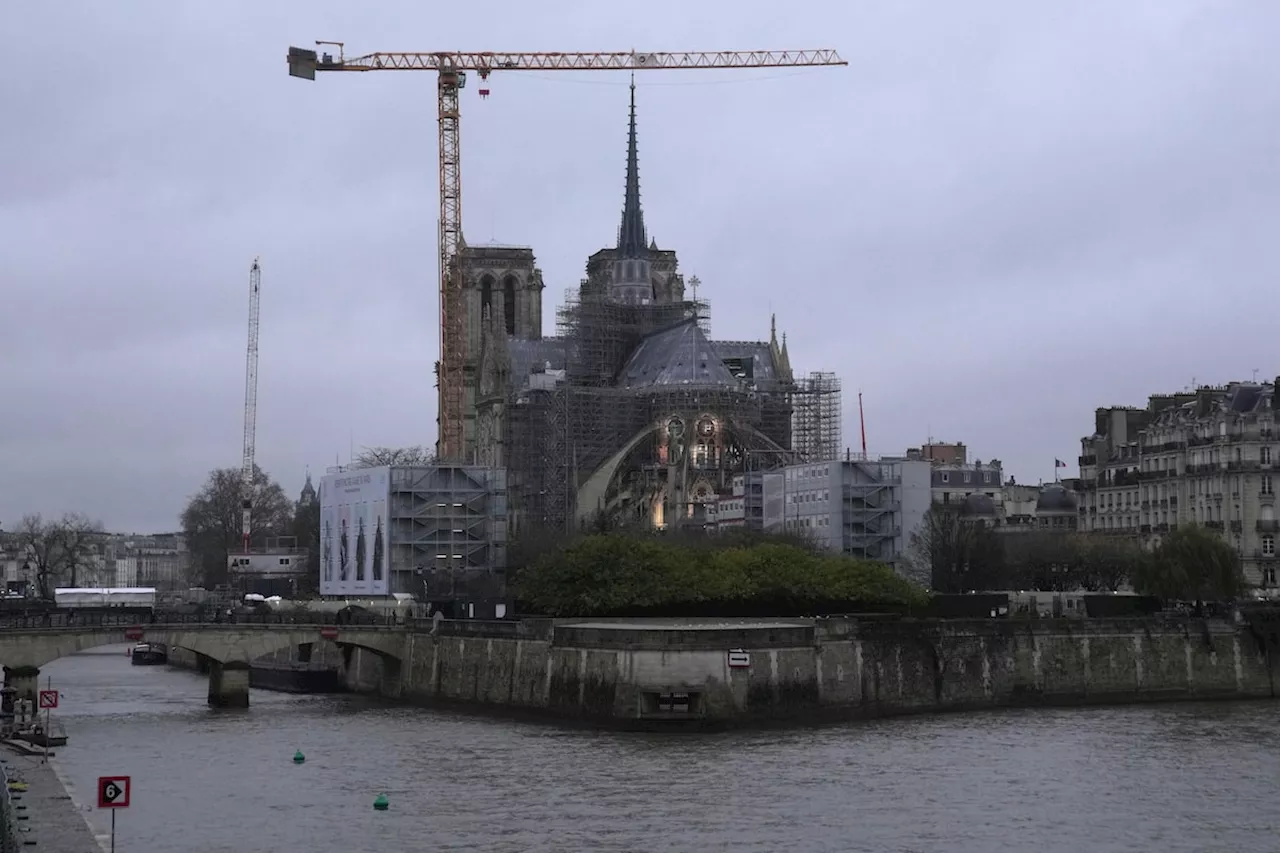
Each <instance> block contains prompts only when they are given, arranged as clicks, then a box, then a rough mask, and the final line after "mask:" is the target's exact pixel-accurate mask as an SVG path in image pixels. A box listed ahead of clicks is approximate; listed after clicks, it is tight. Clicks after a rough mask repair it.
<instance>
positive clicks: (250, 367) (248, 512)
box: [240, 258, 262, 554]
mask: <svg viewBox="0 0 1280 853" xmlns="http://www.w3.org/2000/svg"><path fill="white" fill-rule="evenodd" d="M261 290H262V265H261V264H260V263H259V262H258V258H254V259H253V265H252V266H251V267H249V345H248V348H247V350H246V352H245V360H244V361H245V365H244V457H243V460H242V461H241V465H240V488H241V497H240V499H241V504H240V506H241V515H240V528H241V531H242V533H243V535H244V553H246V554H248V553H249V533H250V531H251V530H252V529H253V468H254V441H255V439H256V437H257V431H258V305H259V300H260V297H261Z"/></svg>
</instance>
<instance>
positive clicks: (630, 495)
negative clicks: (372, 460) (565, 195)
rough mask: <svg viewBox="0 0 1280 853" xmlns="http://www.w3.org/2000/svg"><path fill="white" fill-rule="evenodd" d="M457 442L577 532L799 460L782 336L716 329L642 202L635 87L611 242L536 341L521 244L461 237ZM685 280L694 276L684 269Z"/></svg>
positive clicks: (659, 519)
mask: <svg viewBox="0 0 1280 853" xmlns="http://www.w3.org/2000/svg"><path fill="white" fill-rule="evenodd" d="M458 262H459V265H460V272H461V274H462V276H463V282H464V288H465V294H466V297H465V298H466V306H467V332H466V346H467V357H466V361H465V368H466V400H465V406H464V411H465V426H464V446H465V458H466V460H467V461H468V462H472V463H475V464H481V465H489V466H500V467H504V468H506V469H507V472H508V473H507V477H508V495H509V498H510V502H511V506H510V515H511V518H512V521H513V524H514V527H515V529H516V530H517V531H518V530H519V529H520V528H521V527H523V526H525V525H543V526H551V527H555V528H561V529H573V528H575V527H577V526H579V525H583V524H586V523H587V522H589V521H592V520H593V519H595V518H596V517H597V516H598V515H600V514H603V515H605V516H607V517H608V519H609V520H610V521H611V522H613V523H618V524H634V525H641V526H653V527H659V528H668V527H672V526H679V525H682V524H700V523H701V522H702V520H703V519H704V517H705V511H706V505H707V504H708V503H710V502H712V501H714V500H715V499H716V497H717V496H719V495H724V494H727V493H728V492H729V490H730V489H731V488H732V483H733V478H734V476H735V475H738V474H741V473H743V472H746V471H752V470H762V469H769V468H775V467H779V466H781V465H785V464H789V463H792V462H795V461H800V460H799V458H798V455H797V453H796V452H795V451H794V450H793V449H792V447H793V445H792V426H791V422H792V417H791V416H792V402H793V395H794V393H795V391H796V385H795V382H794V379H793V376H792V371H791V364H790V361H789V359H788V356H787V347H786V341H785V338H784V340H783V342H782V343H781V344H779V341H778V337H777V332H776V329H773V328H771V329H770V335H769V340H768V341H767V342H763V341H761V342H756V341H712V340H709V339H708V338H707V336H706V334H705V333H704V326H705V321H706V319H707V311H706V306H705V304H703V303H700V302H699V301H698V300H697V299H696V292H697V288H696V287H693V288H692V289H693V291H694V296H695V298H688V297H686V287H685V279H684V276H683V275H681V273H680V271H679V264H678V262H677V260H676V253H675V252H674V251H673V250H671V249H661V248H659V247H658V245H657V243H656V242H655V241H654V240H652V239H651V238H650V237H649V235H648V233H647V231H646V229H645V222H644V214H643V211H642V210H641V207H640V172H639V159H638V150H637V144H636V103H635V85H634V83H633V84H632V87H631V108H630V117H629V132H628V136H627V157H626V182H625V193H624V197H623V205H622V221H621V224H620V225H619V228H618V235H617V243H616V245H614V246H613V247H612V248H605V249H601V250H599V251H598V252H596V253H595V254H593V255H591V257H590V258H588V259H587V270H586V271H587V277H586V278H585V279H583V280H582V281H581V283H580V285H579V287H578V292H577V296H576V298H572V299H570V300H568V302H567V303H566V304H565V305H564V306H563V307H562V308H561V309H560V311H559V312H558V323H557V327H558V328H557V331H558V334H557V335H556V336H555V337H543V334H542V327H543V316H542V301H543V300H542V296H543V290H544V288H545V285H544V283H543V280H542V273H541V271H540V270H539V269H538V268H537V266H536V262H535V259H534V254H533V251H532V250H531V249H528V248H520V247H510V246H497V245H488V246H467V245H464V246H463V247H462V248H461V250H460V252H459V256H458ZM690 284H691V285H692V284H696V279H692V280H691V281H690Z"/></svg>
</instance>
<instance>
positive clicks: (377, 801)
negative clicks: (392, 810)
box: [373, 794, 391, 812]
mask: <svg viewBox="0 0 1280 853" xmlns="http://www.w3.org/2000/svg"><path fill="white" fill-rule="evenodd" d="M390 806H391V803H390V801H389V800H387V795H386V794H379V795H378V796H376V797H374V798H373V807H374V809H375V810H377V811H380V812H385V811H386V810H387V809H388V808H389V807H390Z"/></svg>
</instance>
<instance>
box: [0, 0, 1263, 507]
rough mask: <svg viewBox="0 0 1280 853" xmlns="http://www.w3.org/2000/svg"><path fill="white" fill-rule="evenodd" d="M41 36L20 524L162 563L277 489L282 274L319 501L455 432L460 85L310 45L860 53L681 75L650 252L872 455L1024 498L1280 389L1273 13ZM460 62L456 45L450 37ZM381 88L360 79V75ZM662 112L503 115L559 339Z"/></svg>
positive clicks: (1130, 7)
mask: <svg viewBox="0 0 1280 853" xmlns="http://www.w3.org/2000/svg"><path fill="white" fill-rule="evenodd" d="M646 8H647V10H648V11H647V14H646V16H645V18H644V19H643V20H642V21H639V22H637V21H635V20H634V19H633V18H632V17H631V16H629V15H626V16H624V15H622V14H621V13H616V12H615V11H614V10H613V9H612V8H611V7H608V6H607V5H602V4H598V3H592V4H587V3H583V2H578V3H574V2H563V3H551V4H545V5H543V6H539V7H538V8H537V9H536V10H535V9H533V8H532V7H530V8H529V9H528V10H527V11H523V9H524V7H518V6H507V5H495V6H493V7H492V8H485V7H474V6H472V7H457V9H456V10H453V11H451V12H445V13H442V12H441V11H440V10H439V9H435V8H432V9H426V8H424V7H421V6H420V4H412V3H407V2H404V3H383V4H379V5H378V7H377V10H376V12H372V11H370V10H368V9H366V8H364V7H357V6H352V5H351V4H350V3H339V2H337V0H327V2H308V3H303V2H293V3H278V4H260V3H259V4H254V3H248V2H243V3H221V4H173V3H163V2H136V3H131V4H130V13H129V14H128V15H126V14H124V13H123V12H122V11H120V10H119V9H117V8H116V7H114V6H110V5H103V4H94V3H88V2H83V3H65V4H39V5H36V4H28V5H26V6H24V7H23V8H22V9H21V10H20V11H17V12H16V13H15V12H13V11H11V12H10V16H11V20H10V21H9V23H10V24H11V25H12V26H13V28H14V30H15V31H17V32H23V33H26V35H25V36H24V37H23V38H21V39H17V40H13V41H11V43H10V45H9V47H10V50H11V52H10V53H9V54H8V60H9V67H10V68H12V69H19V70H18V72H17V73H16V74H13V75H12V76H11V77H10V78H8V79H7V82H6V84H5V85H4V86H0V115H4V116H6V122H5V123H4V124H3V125H0V163H3V164H4V165H3V166H2V167H0V233H2V234H4V235H5V236H4V238H2V239H0V276H3V282H4V296H5V304H4V309H5V311H4V313H5V317H6V320H7V322H6V323H5V326H4V331H3V334H0V359H3V361H2V362H0V363H2V364H3V367H0V393H2V394H3V399H4V400H5V401H6V426H5V429H4V430H3V432H2V434H0V463H3V467H4V470H5V471H6V473H7V475H8V476H7V480H6V486H7V488H6V489H5V490H4V491H3V492H2V493H0V522H7V521H8V520H9V519H11V518H13V517H16V516H17V515H20V514H21V513H22V512H25V511H30V510H43V511H46V512H60V511H62V510H64V509H71V510H83V511H85V512H88V513H90V514H91V515H96V516H101V517H102V518H103V520H104V521H105V522H107V523H108V524H109V525H111V526H115V527H121V528H136V529H163V528H169V527H172V526H173V525H174V524H175V523H176V516H177V512H178V510H179V508H180V506H181V503H182V501H183V499H184V497H185V496H186V495H188V494H189V493H191V492H192V491H194V490H195V489H196V488H197V487H198V486H199V482H200V480H201V478H202V477H203V475H204V473H205V472H206V471H207V470H208V469H209V468H210V467H213V466H217V465H236V464H238V461H239V454H240V446H239V443H240V414H241V412H240V409H241V405H242V398H243V386H242V383H243V351H244V334H245V328H244V327H245V316H244V315H245V309H246V305H245V302H246V300H245V295H246V294H245V289H246V287H245V275H246V271H247V268H248V264H249V262H250V260H251V259H252V258H253V256H254V255H256V254H259V253H260V254H262V255H263V258H264V295H263V333H262V334H263V338H262V386H261V392H260V416H259V433H260V434H259V442H258V448H259V454H260V459H261V462H262V464H263V466H264V467H265V468H267V469H268V470H270V471H271V472H272V473H274V474H275V475H277V476H278V477H279V478H280V479H281V480H282V481H283V482H284V484H285V485H286V488H289V489H291V490H293V489H296V488H297V487H299V486H300V485H301V477H302V472H303V470H304V468H305V466H307V465H311V466H312V468H313V470H314V469H318V468H322V467H323V466H324V465H326V464H331V463H332V462H333V460H334V458H335V455H336V456H338V457H345V455H346V453H347V450H348V448H349V446H350V445H351V444H352V442H353V440H354V443H355V444H356V445H360V444H399V443H414V444H416V443H429V442H430V441H431V440H432V438H433V436H434V423H433V422H434V416H435V399H434V389H433V384H434V376H433V375H432V363H433V362H434V359H435V357H436V349H437V335H438V328H437V327H438V318H437V316H436V313H435V312H436V294H435V270H436V246H435V228H436V216H437V208H436V204H437V196H436V180H437V175H436V159H435V146H436V126H435V116H434V105H433V99H434V81H433V80H432V78H431V77H430V75H425V74H418V75H415V74H405V75H395V74H380V75H342V76H341V78H342V79H322V80H320V81H317V82H316V83H314V84H304V83H301V82H299V81H296V80H290V79H289V78H288V77H287V76H286V75H285V72H284V63H283V53H284V50H285V48H286V47H287V46H288V45H289V44H290V43H300V44H305V43H307V41H308V40H310V39H313V38H316V37H319V38H345V39H346V40H347V43H348V47H349V48H350V49H351V50H353V51H364V50H369V51H372V50H379V49H419V48H420V49H431V48H432V47H433V46H436V45H442V46H443V47H445V48H469V47H476V48H479V49H486V48H494V49H507V48H513V47H514V48H525V47H528V48H530V49H539V48H541V49H585V50H593V49H611V48H622V49H628V48H631V47H636V48H637V49H676V50H680V49H686V48H694V49H698V48H708V49H720V48H757V47H796V46H819V45H821V46H826V45H831V46H835V47H838V48H839V49H840V50H841V51H842V53H843V54H844V55H845V56H846V58H847V59H849V60H850V63H851V65H850V67H849V68H847V69H833V70H822V71H815V72H803V73H793V72H789V71H779V72H778V73H774V72H772V71H767V72H760V73H756V72H725V73H712V72H708V73H706V74H702V73H698V74H689V75H687V77H686V76H681V75H678V74H671V75H662V76H655V77H651V78H650V77H645V76H644V75H641V76H640V79H639V81H638V82H639V85H640V133H641V142H640V145H641V180H642V189H643V196H644V205H645V210H646V219H647V220H648V224H649V227H650V230H651V231H652V233H653V234H654V235H655V236H656V237H657V239H658V240H659V242H660V243H661V244H662V245H663V246H664V247H665V246H670V247H672V248H675V249H677V250H678V251H679V252H680V257H681V261H682V264H683V266H684V268H685V270H686V272H688V273H696V274H697V275H698V276H699V277H700V278H701V279H702V281H703V288H702V291H701V294H700V295H702V296H705V297H706V298H708V299H709V300H710V301H711V303H712V305H713V318H712V319H713V327H714V328H715V330H716V334H717V335H718V336H723V337H731V338H759V337H764V336H767V334H768V315H769V313H770V312H771V311H776V312H777V313H778V314H779V323H780V327H781V328H783V329H786V330H787V331H788V332H789V344H790V347H791V352H792V360H793V363H794V364H795V365H796V367H797V368H798V369H801V370H808V369H833V370H835V371H837V372H838V373H840V374H841V376H842V377H843V379H844V382H845V388H846V393H845V434H846V441H847V443H849V444H853V443H854V442H855V440H856V434H857V422H856V417H857V410H856V391H857V389H858V388H862V389H863V390H864V392H865V395H866V402H867V411H868V416H869V418H870V420H869V423H868V432H869V438H870V443H871V448H870V449H871V450H872V451H873V452H885V453H888V452H897V451H900V450H901V449H902V448H903V447H905V446H907V445H908V444H913V443H917V442H919V441H921V440H923V439H924V438H925V437H926V436H927V435H928V434H929V433H930V432H932V433H933V434H934V435H935V436H936V437H940V438H951V439H957V440H964V441H967V442H968V443H969V444H970V446H971V447H972V449H973V451H974V452H975V453H976V454H977V455H979V456H981V457H983V458H988V457H992V456H996V457H1000V458H1002V459H1004V460H1005V461H1006V464H1007V466H1008V468H1009V470H1010V471H1011V472H1012V473H1014V474H1016V475H1017V476H1018V477H1019V479H1021V480H1035V479H1036V478H1037V477H1041V476H1043V477H1050V476H1052V474H1053V468H1052V460H1053V459H1054V457H1058V458H1063V459H1071V458H1073V457H1074V455H1075V454H1076V452H1077V451H1076V447H1077V444H1076V442H1077V439H1078V438H1079V436H1080V435H1081V434H1083V433H1084V432H1086V431H1088V429H1089V428H1090V424H1091V417H1092V416H1091V412H1092V410H1093V408H1094V407H1095V406H1098V405H1108V404H1112V403H1122V402H1128V403H1135V404H1137V403H1141V402H1142V401H1143V400H1144V399H1145V395H1146V394H1147V393H1149V392H1154V391H1161V390H1167V389H1169V388H1172V387H1179V386H1181V385H1184V384H1186V383H1187V382H1190V381H1191V378H1192V377H1193V376H1195V377H1197V378H1199V379H1200V380H1203V381H1222V380H1226V379H1230V378H1238V377H1242V376H1243V377H1247V376H1249V375H1251V371H1252V369H1253V368H1259V369H1260V370H1261V371H1262V375H1264V376H1266V375H1270V374H1272V373H1275V372H1280V366H1277V365H1276V364H1274V363H1271V362H1268V358H1270V357H1272V354H1273V350H1274V347H1273V346H1272V341H1273V339H1274V334H1273V333H1272V332H1271V329H1270V326H1271V325H1272V323H1271V320H1270V319H1269V316H1268V314H1269V312H1268V311H1267V307H1268V306H1269V305H1270V296H1269V294H1270V292H1271V290H1272V289H1273V282H1274V281H1275V280H1276V278H1277V274H1280V251H1277V249H1276V248H1275V241H1274V239H1273V238H1272V236H1271V235H1273V234H1274V233H1276V230H1277V227H1278V226H1280V202H1278V201H1277V199H1278V198H1280V192H1277V190H1280V174H1278V169H1280V167H1278V166H1277V164H1276V163H1277V161H1276V158H1275V157H1274V154H1273V149H1274V141H1275V139H1277V138H1280V133H1278V131H1280V109H1278V108H1280V94H1278V93H1280V67H1278V66H1277V65H1276V64H1275V63H1274V62H1273V61H1272V60H1271V59H1270V53H1271V51H1272V45H1271V41H1272V40H1273V39H1272V34H1274V33H1275V32H1276V30H1277V25H1280V9H1276V8H1273V7H1272V6H1271V5H1269V4H1260V3H1250V2H1243V0H1239V1H1238V2H1227V0H1222V2H1207V0H1206V1H1205V2H1195V0H1159V2H1137V0H1135V2H1129V3H1111V2H1103V0H1094V1H1093V2H1079V3H1071V4H1059V5H1056V6H1053V5H1050V6H1045V5H1044V4H1027V3H1017V2H1013V0H1009V2H996V0H990V2H975V3H965V4H938V3H935V2H924V0H904V2H899V3H892V4H872V3H857V4H836V3H826V2H817V0H801V2H796V3H792V4H789V5H788V7H787V10H788V14H786V15H785V16H783V17H782V19H781V20H779V18H778V7H777V5H776V4H772V3H764V2H758V3H729V2H727V0H723V2H722V0H707V2H703V3H698V4H692V5H690V4H677V3H675V2H655V3H651V4H649V6H648V7H646ZM442 34H443V35H442ZM334 76H340V75H334ZM625 82H626V81H625V78H624V77H623V76H622V75H570V76H568V77H556V76H554V75H536V74H530V75H517V74H513V75H509V76H507V77H499V75H494V78H493V79H492V81H491V84H490V85H491V88H492V90H493V94H492V96H491V97H490V98H489V99H488V100H487V101H481V100H479V99H478V98H477V97H476V96H475V95H474V92H471V93H470V94H469V97H467V98H466V99H465V101H464V105H463V111H464V113H463V114H464V125H463V130H462V140H463V148H464V188H465V189H464V192H465V196H464V208H463V210H464V217H465V222H466V228H467V235H468V238H469V239H470V240H472V241H473V242H482V241H484V240H488V239H491V238H493V239H497V240H499V241H501V242H508V243H520V244H526V245H531V246H533V247H534V249H535V251H536V252H537V254H538V258H539V263H540V265H541V266H542V267H543V270H544V273H545V275H546V281H547V285H548V290H547V296H548V299H547V302H548V304H547V306H546V316H545V318H544V321H545V324H546V326H547V328H548V330H550V329H551V328H552V326H553V324H554V315H553V308H554V303H555V302H558V300H559V296H560V294H561V293H562V292H563V291H564V290H565V289H566V288H569V287H572V286H574V285H575V284H576V283H577V280H578V279H579V278H580V277H581V275H582V269H583V263H584V261H585V258H586V256H587V255H588V254H589V253H591V252H592V251H594V250H595V249H596V248H599V247H600V246H603V245H606V244H608V243H609V242H610V241H611V240H612V239H613V236H614V229H615V228H616V222H617V215H618V208H619V205H620V203H621V186H622V165H623V162H622V154H623V141H624V131H625V126H624V112H625V106H624V105H625V97H626V96H625Z"/></svg>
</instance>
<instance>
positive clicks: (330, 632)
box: [320, 625, 338, 640]
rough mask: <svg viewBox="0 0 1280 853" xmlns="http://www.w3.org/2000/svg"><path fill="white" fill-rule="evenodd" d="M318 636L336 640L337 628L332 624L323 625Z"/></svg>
mask: <svg viewBox="0 0 1280 853" xmlns="http://www.w3.org/2000/svg"><path fill="white" fill-rule="evenodd" d="M320 636H321V637H324V638H325V639H326V640H336V639H338V629H337V628H335V627H333V626H332V625H325V626H324V627H323V628H321V629H320Z"/></svg>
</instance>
